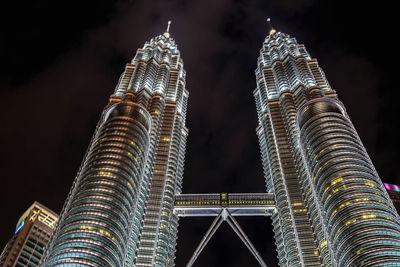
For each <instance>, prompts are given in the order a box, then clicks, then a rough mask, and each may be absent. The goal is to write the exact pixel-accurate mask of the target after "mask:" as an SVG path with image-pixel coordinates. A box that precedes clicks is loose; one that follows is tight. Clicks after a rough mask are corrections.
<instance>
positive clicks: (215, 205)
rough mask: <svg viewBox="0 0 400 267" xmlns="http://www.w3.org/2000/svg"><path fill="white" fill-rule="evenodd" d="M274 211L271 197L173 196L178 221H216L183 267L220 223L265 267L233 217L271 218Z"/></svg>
mask: <svg viewBox="0 0 400 267" xmlns="http://www.w3.org/2000/svg"><path fill="white" fill-rule="evenodd" d="M275 211H276V208H275V200H274V196H273V194H269V193H229V194H228V193H220V194H179V195H176V196H175V207H174V213H175V214H176V215H178V216H179V217H216V218H215V219H214V221H213V222H212V224H211V226H210V227H209V228H208V231H207V232H206V234H205V235H204V237H203V239H202V240H201V242H200V244H199V245H198V246H197V248H196V250H195V252H194V253H193V255H192V257H191V258H190V260H189V262H188V264H187V265H186V266H187V267H190V266H192V265H193V264H194V262H195V261H196V259H197V258H198V256H199V255H200V253H201V252H202V251H203V249H204V248H205V246H206V245H207V243H208V242H209V241H210V239H211V238H212V236H213V235H214V234H215V232H216V231H217V230H218V228H219V227H220V225H221V224H222V223H223V222H227V223H228V224H229V226H230V227H231V228H232V229H233V231H234V232H235V233H236V234H237V235H238V237H239V238H240V239H241V240H242V242H243V243H244V244H245V245H246V247H247V248H248V249H249V250H250V252H251V253H252V254H253V256H254V257H255V258H256V260H257V261H258V263H259V264H260V265H261V266H267V265H266V264H265V262H264V261H263V259H262V258H261V256H260V254H259V253H258V252H257V250H256V248H255V247H254V246H253V244H252V243H251V241H250V240H249V238H248V237H247V235H246V234H245V233H244V231H243V229H242V228H241V227H240V225H239V223H238V222H237V221H236V219H235V218H234V217H236V216H271V215H272V214H273V213H274V212H275Z"/></svg>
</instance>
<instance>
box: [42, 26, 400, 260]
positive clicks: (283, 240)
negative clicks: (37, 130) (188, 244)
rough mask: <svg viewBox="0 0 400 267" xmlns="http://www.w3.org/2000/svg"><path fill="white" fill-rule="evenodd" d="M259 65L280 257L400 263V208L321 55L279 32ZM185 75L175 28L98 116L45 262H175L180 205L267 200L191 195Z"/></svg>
mask: <svg viewBox="0 0 400 267" xmlns="http://www.w3.org/2000/svg"><path fill="white" fill-rule="evenodd" d="M255 73H256V83H257V88H256V89H255V90H254V92H253V94H254V97H255V103H256V107H257V114H258V121H259V125H258V127H257V129H256V132H257V135H258V138H259V143H260V148H261V155H262V163H263V168H264V173H265V181H266V196H267V195H270V196H271V202H268V204H269V205H270V208H271V209H270V211H271V212H270V213H268V215H270V216H271V217H272V223H273V227H274V234H275V244H276V248H277V253H278V260H279V264H280V266H289V267H292V266H339V267H342V266H400V218H399V215H398V214H397V212H396V210H395V209H394V207H393V204H392V202H391V200H390V198H389V196H388V194H387V192H386V190H385V187H384V186H383V184H382V182H381V180H380V178H379V176H378V174H377V172H376V170H375V168H374V166H373V164H372V162H371V160H370V158H369V157H368V154H367V152H366V150H365V148H364V146H363V144H362V143H361V141H360V138H359V136H358V134H357V132H356V130H355V128H354V126H353V125H352V123H351V121H350V119H349V117H348V115H347V113H346V110H345V108H344V106H343V104H342V103H341V102H340V101H339V100H338V97H337V94H336V92H335V91H334V90H332V89H331V87H330V85H329V83H328V81H327V79H326V78H325V75H324V73H323V71H322V70H321V68H320V67H319V66H318V62H317V60H315V59H313V58H311V57H310V55H309V54H308V52H307V51H306V49H305V47H304V45H301V44H298V43H297V41H296V39H294V38H291V37H290V36H288V35H287V34H284V33H281V32H277V31H275V30H274V29H272V30H271V31H270V33H269V35H268V36H267V37H266V38H265V41H264V43H263V45H262V49H261V50H260V56H259V58H258V61H257V68H256V71H255ZM185 74H186V73H185V70H184V69H183V61H182V58H181V55H180V53H179V50H178V48H177V45H176V43H175V41H174V39H173V38H171V37H170V33H169V25H168V29H167V31H166V32H165V33H164V34H162V35H160V36H157V37H155V38H153V39H151V40H150V42H146V43H145V45H144V46H143V48H141V49H138V50H137V53H136V55H135V57H134V58H133V60H132V61H131V63H128V64H127V65H126V68H125V71H124V72H123V73H122V75H121V78H120V80H119V82H118V85H117V86H116V89H115V91H114V93H113V94H112V95H111V97H110V101H109V104H108V105H107V106H106V107H105V108H104V111H103V113H102V114H101V117H100V120H99V122H98V125H97V128H96V131H95V133H94V135H93V138H92V140H91V142H90V145H89V148H88V150H87V152H86V155H85V157H84V160H83V162H82V165H81V167H80V169H79V171H78V174H77V177H76V179H75V181H74V183H73V186H72V188H71V191H70V193H69V195H68V198H67V200H66V202H65V204H64V207H63V210H62V212H61V216H60V219H59V223H58V226H57V227H56V230H55V232H54V235H53V237H52V239H51V241H50V243H49V245H48V247H47V252H46V255H45V258H44V260H43V262H42V264H43V266H173V265H174V258H175V248H176V240H177V228H178V219H179V214H182V210H183V211H185V209H182V208H181V209H180V210H178V209H177V207H178V206H179V205H182V203H186V204H185V205H186V206H185V208H186V210H187V212H190V208H191V206H201V205H204V207H207V208H209V209H210V210H218V208H221V209H219V210H220V211H221V213H220V214H219V215H218V216H219V217H221V216H222V217H221V218H224V219H226V218H227V217H231V218H233V216H234V214H233V211H234V210H235V211H236V212H237V211H240V212H241V214H242V215H243V214H245V213H246V211H249V210H251V209H252V208H254V207H253V206H251V205H253V204H254V203H256V204H257V203H258V204H260V205H261V206H262V205H264V204H265V203H266V201H267V200H266V199H267V198H265V196H264V198H258V199H261V200H259V202H257V201H255V200H254V201H253V200H252V201H247V202H246V201H245V200H244V199H246V198H247V196H245V195H244V194H243V195H240V194H236V195H237V196H234V194H232V196H231V197H230V198H228V197H227V195H226V194H221V195H218V197H216V194H210V196H204V197H202V198H196V197H193V196H192V198H190V201H186V202H185V199H188V198H185V197H183V195H184V194H181V188H182V178H183V170H184V157H185V146H186V139H187V135H188V129H187V128H186V126H185V117H186V107H187V101H188V95H189V93H188V91H187V90H186V88H185ZM253 199H257V196H253ZM271 203H272V204H271ZM230 205H234V206H235V209H233V208H232V209H230V210H229V207H230ZM232 207H233V206H232ZM207 208H203V209H202V210H203V211H204V210H207ZM254 210H255V209H254ZM224 212H225V213H224ZM183 213H184V212H183ZM224 214H225V215H224ZM232 214H233V215H232ZM233 220H234V219H233ZM234 223H235V222H234V221H233V223H232V222H231V224H234ZM240 230H241V229H240V227H239V232H240ZM244 236H245V235H244ZM250 245H251V243H250ZM255 253H256V252H255ZM253 254H254V253H253ZM256 254H257V253H256ZM254 255H255V254H254ZM259 262H260V264H261V265H263V262H262V260H260V261H259Z"/></svg>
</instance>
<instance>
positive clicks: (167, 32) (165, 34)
mask: <svg viewBox="0 0 400 267" xmlns="http://www.w3.org/2000/svg"><path fill="white" fill-rule="evenodd" d="M170 26H171V21H170V20H169V21H168V25H167V30H166V31H165V32H164V34H163V35H164V36H165V37H167V38H169V27H170Z"/></svg>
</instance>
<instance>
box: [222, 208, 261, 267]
mask: <svg viewBox="0 0 400 267" xmlns="http://www.w3.org/2000/svg"><path fill="white" fill-rule="evenodd" d="M226 221H227V222H228V224H229V225H230V227H232V229H233V231H235V233H236V234H237V235H238V236H239V237H240V239H241V240H242V241H243V243H244V244H245V245H246V247H247V248H248V249H249V250H250V252H251V254H253V256H254V257H255V258H256V260H257V261H258V263H259V264H260V265H261V266H262V267H267V264H265V262H264V261H263V259H262V258H261V256H260V254H259V253H258V252H257V250H256V248H255V247H254V246H253V244H252V243H251V241H250V240H249V238H248V237H247V235H246V234H245V233H244V231H243V229H242V228H241V227H240V225H239V223H238V222H237V221H236V220H235V218H234V217H233V216H232V215H231V214H230V212H229V211H228V217H227V219H226Z"/></svg>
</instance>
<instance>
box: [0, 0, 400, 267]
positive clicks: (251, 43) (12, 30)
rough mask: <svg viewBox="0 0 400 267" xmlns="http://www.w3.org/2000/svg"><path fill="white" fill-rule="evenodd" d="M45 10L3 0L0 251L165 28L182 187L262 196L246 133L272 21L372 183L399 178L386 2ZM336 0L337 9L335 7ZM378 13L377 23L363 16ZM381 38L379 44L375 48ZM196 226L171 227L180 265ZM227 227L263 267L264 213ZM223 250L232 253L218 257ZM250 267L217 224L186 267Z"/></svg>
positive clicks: (58, 200)
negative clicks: (182, 114) (336, 107)
mask: <svg viewBox="0 0 400 267" xmlns="http://www.w3.org/2000/svg"><path fill="white" fill-rule="evenodd" d="M58 4H59V3H58V2H57V4H55V3H53V2H51V1H46V0H42V1H36V2H32V1H31V2H29V3H28V4H27V5H19V4H18V6H17V5H15V4H13V3H10V6H9V7H5V9H4V10H6V12H7V13H8V15H7V16H2V17H1V26H0V30H1V33H2V40H1V42H0V55H1V60H2V63H1V64H0V66H1V67H0V87H1V91H0V99H2V106H1V109H2V112H1V113H0V123H1V124H0V125H1V126H0V127H1V138H0V148H1V151H2V153H1V154H0V157H1V158H0V162H1V163H0V164H1V165H0V168H1V174H2V194H1V196H0V203H2V204H1V205H2V212H3V214H5V216H2V220H1V222H0V223H1V229H3V231H2V235H1V238H0V241H1V243H0V246H2V245H4V244H5V242H6V241H7V240H8V239H9V237H10V236H11V234H12V228H13V227H14V224H15V223H16V222H17V220H18V216H20V215H21V214H22V212H23V211H24V209H25V208H27V207H28V206H29V205H30V204H31V203H32V202H33V201H34V200H38V201H40V202H42V203H43V204H45V205H47V206H49V207H50V208H52V209H53V210H55V211H56V212H59V211H60V209H61V207H62V204H63V202H64V200H65V198H66V195H67V193H68V190H69V188H70V186H71V184H72V181H73V179H74V176H75V174H76V172H77V170H78V167H79V164H80V162H81V160H82V157H83V155H84V153H85V150H86V147H87V145H88V143H89V140H90V138H91V135H92V133H93V131H94V127H95V125H96V123H97V120H98V117H99V115H100V112H101V110H102V108H103V107H104V105H105V104H106V103H107V97H108V96H109V95H110V94H111V93H112V92H113V89H114V86H115V84H116V82H117V80H118V77H119V75H120V73H121V72H122V71H123V68H124V65H125V63H126V62H128V61H130V59H131V58H132V56H133V55H134V54H135V52H136V49H137V48H139V47H141V46H142V45H143V44H144V42H145V41H147V40H149V39H150V38H151V37H153V36H155V35H157V34H160V33H162V32H163V31H164V29H165V27H166V22H167V21H168V20H169V19H171V20H172V21H173V24H172V26H171V32H172V36H173V37H174V38H175V39H176V41H177V43H178V46H179V49H180V51H181V54H182V57H183V60H184V62H185V68H186V70H187V89H188V90H189V92H190V97H189V106H188V116H187V124H188V127H189V138H188V144H187V153H186V157H187V158H186V166H185V179H184V187H183V191H184V192H187V193H189V192H191V193H194V192H222V191H227V192H263V191H264V178H263V174H262V167H261V159H260V153H259V148H258V143H257V138H256V135H255V127H256V125H257V118H256V110H255V104H254V101H253V96H252V92H253V89H254V88H255V79H254V69H255V67H256V60H257V57H258V53H259V50H260V48H261V44H262V41H263V39H264V37H265V35H266V33H267V31H268V27H267V25H266V18H267V17H272V18H273V24H274V26H275V27H276V28H277V29H278V30H281V31H283V32H287V33H289V34H291V35H292V36H295V37H297V39H298V41H299V42H300V43H304V44H305V45H306V47H307V49H308V51H309V52H310V53H311V55H312V56H313V57H315V58H317V59H318V61H319V63H320V65H321V66H322V67H323V69H324V70H325V73H326V75H327V78H328V80H329V81H330V83H331V85H332V87H334V89H336V90H337V91H338V93H339V96H340V98H341V99H342V100H343V102H344V104H345V105H346V108H347V110H348V112H349V114H350V116H351V118H352V120H353V122H354V124H355V126H356V128H357V129H358V131H359V133H360V136H361V138H362V140H363V141H364V144H365V145H366V148H367V150H368V152H369V153H370V155H371V158H372V159H373V161H374V163H375V164H376V167H377V169H378V172H379V173H380V174H381V177H382V179H384V180H386V181H388V182H392V183H400V179H399V176H398V172H397V169H396V168H395V165H394V164H393V162H396V160H398V159H399V153H398V151H397V150H396V149H395V148H396V147H398V145H399V144H398V142H399V141H398V138H397V135H398V134H397V131H398V128H399V122H398V119H396V114H397V113H398V111H397V110H396V108H395V107H396V103H395V101H396V100H395V98H394V97H392V96H393V94H394V92H395V91H396V90H397V88H396V85H397V75H398V74H397V73H395V70H394V69H392V68H391V66H390V62H396V61H397V60H398V55H396V52H395V51H393V52H391V49H393V50H395V45H394V44H393V41H392V40H391V38H393V33H392V32H395V28H394V25H396V24H394V22H393V16H391V13H392V12H391V11H390V10H391V8H390V6H387V7H381V6H374V7H372V6H368V5H366V4H365V3H364V4H363V5H362V6H363V8H364V10H363V11H362V12H361V11H360V9H359V8H360V7H359V5H357V3H353V6H352V5H351V3H348V2H346V3H338V2H337V1H335V2H332V3H331V2H328V1H326V2H325V1H324V2H323V3H322V2H317V1H312V0H304V1H289V0H285V1H275V2H268V1H261V0H250V1H234V0H222V1H200V0H198V1H182V0H177V1H161V0H155V1H101V3H100V2H94V3H90V1H88V2H84V3H83V2H81V1H80V2H79V3H78V1H67V2H63V5H62V6H59V5H58ZM344 4H346V5H345V7H346V8H344ZM382 13H385V14H386V15H387V16H386V18H384V19H382V20H380V21H372V20H371V19H370V17H373V16H375V15H376V14H382ZM389 43H390V45H389ZM210 223H211V221H210V220H209V219H196V220H190V219H183V220H182V221H181V224H180V228H179V239H178V253H177V260H176V263H177V266H184V264H185V263H186V262H187V260H188V259H189V258H190V256H191V253H192V252H193V251H194V249H195V247H196V246H197V244H198V242H200V239H201V237H202V234H203V233H204V232H205V231H206V230H207V227H208V226H209V224H210ZM240 223H241V225H242V226H243V229H244V230H245V232H246V233H247V234H248V235H249V237H250V238H251V240H252V241H254V243H255V246H256V247H257V248H258V249H259V251H260V253H261V254H262V256H263V258H264V259H265V260H266V261H267V263H268V265H269V266H275V265H276V259H275V257H276V254H275V251H274V250H275V247H274V244H273V237H272V229H271V226H270V221H269V219H268V218H252V219H246V218H241V220H240ZM232 255H235V256H234V257H232ZM220 265H225V266H257V263H256V262H255V260H254V259H252V257H251V254H250V253H249V252H248V251H247V250H246V248H245V247H244V246H243V245H242V244H241V242H240V241H239V240H238V238H237V237H236V236H234V234H233V231H232V230H231V229H229V228H228V226H227V225H226V226H224V227H222V228H221V229H220V230H219V231H218V232H217V234H216V236H215V237H214V239H213V240H212V241H211V242H210V244H209V247H207V248H206V249H205V251H204V252H203V254H202V255H201V256H200V257H199V259H198V264H197V266H220Z"/></svg>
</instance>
